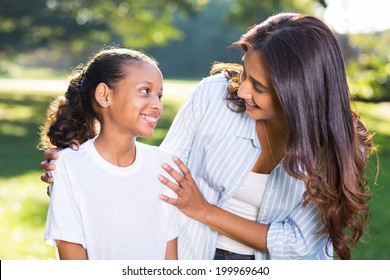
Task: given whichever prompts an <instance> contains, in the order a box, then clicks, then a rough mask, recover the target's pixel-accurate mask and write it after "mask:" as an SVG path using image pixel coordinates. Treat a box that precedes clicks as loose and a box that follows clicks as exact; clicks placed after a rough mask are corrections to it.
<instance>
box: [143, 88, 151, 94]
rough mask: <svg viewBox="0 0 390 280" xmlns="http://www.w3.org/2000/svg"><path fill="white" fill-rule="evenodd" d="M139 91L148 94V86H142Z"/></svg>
mask: <svg viewBox="0 0 390 280" xmlns="http://www.w3.org/2000/svg"><path fill="white" fill-rule="evenodd" d="M141 92H142V93H145V94H148V93H149V89H148V88H143V89H141Z"/></svg>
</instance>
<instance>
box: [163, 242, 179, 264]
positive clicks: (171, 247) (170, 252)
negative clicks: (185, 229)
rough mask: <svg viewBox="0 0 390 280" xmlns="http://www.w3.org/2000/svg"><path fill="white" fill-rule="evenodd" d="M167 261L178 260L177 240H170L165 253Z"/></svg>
mask: <svg viewBox="0 0 390 280" xmlns="http://www.w3.org/2000/svg"><path fill="white" fill-rule="evenodd" d="M165 259H166V260H177V259H178V254H177V238H175V239H172V240H169V241H168V242H167V249H166V251H165Z"/></svg>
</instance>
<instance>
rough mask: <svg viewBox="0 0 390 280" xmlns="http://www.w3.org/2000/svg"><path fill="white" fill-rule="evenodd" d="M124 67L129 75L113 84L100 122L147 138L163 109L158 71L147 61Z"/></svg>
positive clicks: (111, 128)
mask: <svg viewBox="0 0 390 280" xmlns="http://www.w3.org/2000/svg"><path fill="white" fill-rule="evenodd" d="M128 67H129V68H128V73H130V74H129V75H127V76H126V78H124V79H122V80H121V81H119V82H118V83H117V84H116V86H115V89H114V94H112V95H111V100H110V106H109V107H108V113H107V114H106V118H105V120H104V122H105V125H106V124H107V123H108V122H107V121H109V123H110V127H107V125H106V128H108V129H110V130H113V129H115V130H116V131H122V132H124V133H129V134H131V135H132V136H134V137H137V136H140V137H150V136H152V135H153V133H154V128H155V127H156V125H157V122H158V120H159V118H160V116H161V114H162V109H163V107H162V104H161V98H162V91H163V88H162V87H163V85H162V83H163V78H162V74H161V72H160V70H159V69H158V68H157V67H156V66H154V65H152V64H149V63H142V64H140V65H138V66H137V67H135V66H128Z"/></svg>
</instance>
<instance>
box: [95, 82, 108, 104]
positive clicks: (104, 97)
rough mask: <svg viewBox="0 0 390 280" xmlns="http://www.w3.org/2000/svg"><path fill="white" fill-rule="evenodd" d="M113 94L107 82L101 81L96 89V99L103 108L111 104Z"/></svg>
mask: <svg viewBox="0 0 390 280" xmlns="http://www.w3.org/2000/svg"><path fill="white" fill-rule="evenodd" d="M110 94H111V90H110V88H109V87H108V86H107V85H106V84H105V83H100V84H98V85H97V87H96V89H95V100H96V103H97V104H99V105H100V106H101V107H103V108H107V107H108V106H109V105H110V101H109V95H110Z"/></svg>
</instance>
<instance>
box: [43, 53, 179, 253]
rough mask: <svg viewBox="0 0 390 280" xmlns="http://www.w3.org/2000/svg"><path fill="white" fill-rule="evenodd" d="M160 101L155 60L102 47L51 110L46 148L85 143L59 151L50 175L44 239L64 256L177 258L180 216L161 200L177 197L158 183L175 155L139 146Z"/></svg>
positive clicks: (158, 110)
mask: <svg viewBox="0 0 390 280" xmlns="http://www.w3.org/2000/svg"><path fill="white" fill-rule="evenodd" d="M161 97H162V74H161V72H160V69H159V68H158V67H157V63H156V62H155V61H154V60H153V59H152V58H150V57H148V56H147V55H145V54H143V53H142V52H139V51H135V50H130V49H105V50H102V51H100V52H98V53H96V54H95V55H94V56H93V57H92V59H91V60H90V61H89V63H88V64H87V65H86V66H85V67H83V68H82V69H80V71H76V73H75V76H74V77H73V78H72V79H71V81H70V84H69V87H68V90H67V91H66V93H65V94H64V96H61V97H59V98H57V100H55V101H54V103H53V104H52V106H51V107H50V109H49V113H48V117H47V120H46V123H45V126H44V129H43V130H42V133H41V144H42V146H44V147H45V148H47V147H49V146H51V145H55V146H56V147H59V148H66V147H68V146H69V144H70V143H71V142H72V141H75V140H77V141H78V142H80V143H83V144H82V145H80V147H79V148H78V150H77V151H74V150H72V149H70V148H67V149H64V150H62V151H61V152H60V153H61V157H60V158H59V159H58V160H57V161H56V166H57V168H56V170H54V171H52V173H53V177H54V179H55V182H54V183H53V186H52V189H51V200H50V206H49V210H48V217H47V221H46V234H45V240H46V241H47V242H48V243H49V244H52V245H55V246H57V248H58V252H59V257H60V258H61V259H104V260H107V259H126V260H129V259H153V260H155V259H177V233H178V214H179V211H178V210H177V209H176V208H174V207H172V206H169V205H168V204H163V203H162V202H161V201H160V200H159V199H158V195H159V193H160V192H167V191H169V193H170V194H171V195H172V191H170V190H169V189H167V188H166V187H165V186H164V185H162V184H161V183H160V182H159V181H158V180H157V175H158V172H160V171H161V170H160V165H161V162H162V161H166V160H169V159H170V157H171V156H170V155H169V154H168V153H167V152H165V151H163V150H162V149H159V148H157V147H153V146H148V145H145V144H141V143H138V142H137V141H136V138H137V137H150V136H152V135H153V132H154V128H155V127H156V125H157V122H158V120H159V118H160V116H161V114H162V104H161ZM97 123H98V124H99V126H100V131H99V133H98V134H97V133H96V129H95V128H96V124H97ZM153 174H154V176H153ZM169 193H167V194H169ZM167 206H169V207H167ZM156 232H158V234H157V235H156V234H155V233H156Z"/></svg>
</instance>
